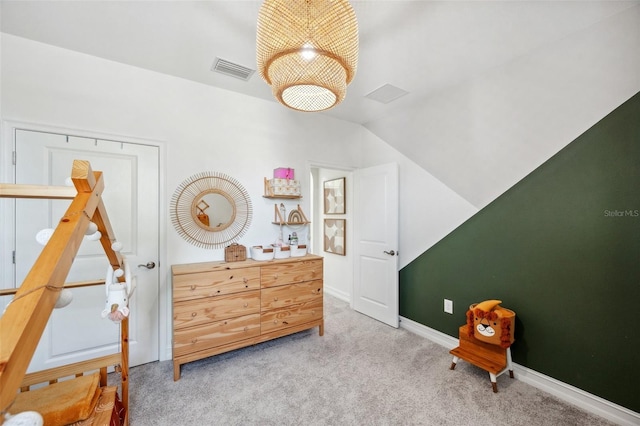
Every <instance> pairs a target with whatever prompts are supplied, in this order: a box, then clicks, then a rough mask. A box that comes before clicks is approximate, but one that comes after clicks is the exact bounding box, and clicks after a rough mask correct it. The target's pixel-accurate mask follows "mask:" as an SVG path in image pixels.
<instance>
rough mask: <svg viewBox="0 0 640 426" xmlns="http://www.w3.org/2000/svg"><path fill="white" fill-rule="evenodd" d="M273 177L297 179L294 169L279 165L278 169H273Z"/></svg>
mask: <svg viewBox="0 0 640 426" xmlns="http://www.w3.org/2000/svg"><path fill="white" fill-rule="evenodd" d="M273 177H274V178H275V179H289V180H293V179H295V177H294V174H293V169H290V168H288V167H278V168H277V169H273Z"/></svg>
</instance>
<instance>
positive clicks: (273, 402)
mask: <svg viewBox="0 0 640 426" xmlns="http://www.w3.org/2000/svg"><path fill="white" fill-rule="evenodd" d="M325 318H326V319H325V335H324V336H323V337H320V336H318V329H317V328H315V329H313V330H309V331H305V332H301V333H298V334H295V335H293V336H288V337H284V338H281V339H278V340H275V341H271V342H266V343H262V344H260V345H256V346H253V347H249V348H244V349H240V350H237V351H234V352H230V353H227V354H222V355H218V356H215V357H211V358H208V359H205V360H201V361H196V362H193V363H189V364H186V365H184V366H183V367H182V378H181V379H180V380H179V381H177V382H174V381H173V372H172V363H171V362H170V361H165V362H156V363H151V364H146V365H142V366H138V367H134V368H132V369H131V370H130V388H131V401H130V406H131V424H132V426H143V425H265V426H267V425H456V426H459V425H474V426H477V425H490V426H498V425H505V426H506V425H509V426H512V425H523V426H525V425H526V426H534V425H535V426H537V425H549V426H559V425H580V426H597V425H611V424H612V423H610V422H608V421H606V420H604V419H601V418H598V417H595V416H593V415H591V414H589V413H586V412H584V411H582V410H580V409H578V408H575V407H573V406H571V405H568V404H566V403H564V402H562V401H560V400H558V399H557V398H555V397H553V396H551V395H548V394H546V393H544V392H541V391H539V390H537V389H536V388H534V387H531V386H529V385H527V384H525V383H523V382H521V381H519V380H514V379H510V378H509V377H508V375H502V376H500V377H498V388H499V392H498V393H496V394H494V393H493V392H492V391H491V385H490V383H489V378H488V374H487V373H485V372H484V371H482V370H479V369H478V368H476V367H474V366H471V365H469V364H467V363H465V362H463V361H460V363H459V364H458V366H457V367H456V369H455V370H454V371H451V370H449V366H450V364H451V356H450V355H449V353H448V350H447V349H445V348H444V347H442V346H440V345H438V344H435V343H433V342H431V341H429V340H426V339H424V338H422V337H420V336H417V335H414V334H412V333H410V332H408V331H406V330H403V329H394V328H391V327H388V326H386V325H384V324H382V323H380V322H378V321H375V320H373V319H371V318H368V317H366V316H364V315H361V314H359V313H357V312H354V311H352V310H351V309H350V308H349V306H348V304H347V303H345V302H342V301H340V300H338V299H336V298H333V297H331V296H325Z"/></svg>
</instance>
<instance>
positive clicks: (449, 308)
mask: <svg viewBox="0 0 640 426" xmlns="http://www.w3.org/2000/svg"><path fill="white" fill-rule="evenodd" d="M444 311H445V312H446V313H448V314H452V313H453V300H449V299H444Z"/></svg>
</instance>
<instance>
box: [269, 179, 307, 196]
mask: <svg viewBox="0 0 640 426" xmlns="http://www.w3.org/2000/svg"><path fill="white" fill-rule="evenodd" d="M265 189H266V191H265V193H266V195H269V196H272V197H273V196H278V195H288V196H300V182H299V181H297V180H289V179H269V180H268V181H267V185H266V188H265Z"/></svg>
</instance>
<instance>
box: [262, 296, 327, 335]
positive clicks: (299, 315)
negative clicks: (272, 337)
mask: <svg viewBox="0 0 640 426" xmlns="http://www.w3.org/2000/svg"><path fill="white" fill-rule="evenodd" d="M319 319H322V298H319V299H315V300H312V301H310V302H307V303H302V304H300V305H294V306H289V307H286V308H282V309H274V310H271V311H267V312H262V314H260V324H261V328H262V334H266V333H269V332H273V331H278V330H282V329H285V328H288V327H293V326H296V325H300V324H304V323H306V322H310V321H314V320H319Z"/></svg>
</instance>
